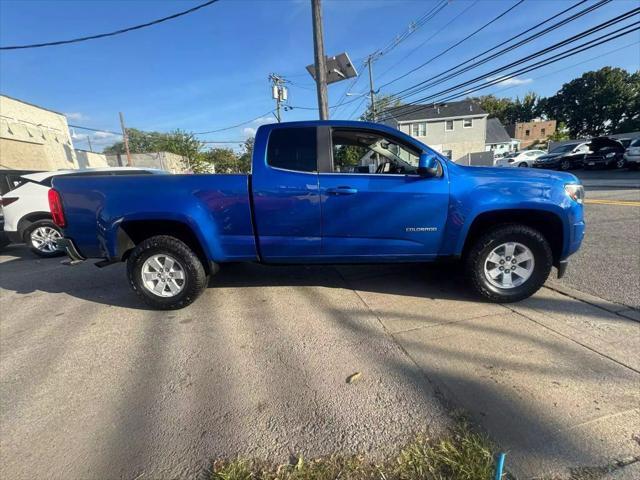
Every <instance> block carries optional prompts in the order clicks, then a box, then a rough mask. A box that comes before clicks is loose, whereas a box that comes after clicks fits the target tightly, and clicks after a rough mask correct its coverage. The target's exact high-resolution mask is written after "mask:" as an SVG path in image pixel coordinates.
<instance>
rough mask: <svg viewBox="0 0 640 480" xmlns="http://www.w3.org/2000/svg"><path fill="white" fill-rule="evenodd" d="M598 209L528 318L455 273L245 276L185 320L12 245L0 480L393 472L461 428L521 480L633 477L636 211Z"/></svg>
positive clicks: (240, 268) (5, 270)
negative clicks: (351, 467) (487, 440)
mask: <svg viewBox="0 0 640 480" xmlns="http://www.w3.org/2000/svg"><path fill="white" fill-rule="evenodd" d="M615 173H618V172H615ZM593 190H594V191H591V190H588V198H591V199H600V200H604V201H605V202H607V203H587V204H586V215H587V222H588V230H587V238H586V240H585V245H584V247H583V249H582V250H581V251H580V253H579V254H578V255H576V256H575V258H574V259H573V261H572V264H571V266H570V268H569V272H568V274H567V277H566V278H565V279H562V280H560V281H558V280H550V281H549V283H548V286H547V287H545V288H543V289H542V290H541V291H540V292H539V293H538V294H536V295H535V296H534V297H532V298H531V299H528V300H526V301H523V302H520V303H518V304H513V305H494V304H488V303H485V302H481V301H478V299H476V298H475V297H473V296H471V295H470V294H469V292H468V291H467V289H466V288H465V287H464V285H463V284H462V283H461V282H460V279H459V277H457V275H456V273H455V271H451V270H450V269H449V268H447V267H444V268H434V267H427V266H424V265H390V266H361V267H356V266H348V267H347V266H345V267H338V268H335V267H322V266H316V267H265V266H260V265H244V264H237V265H228V266H225V268H223V270H222V271H221V272H220V273H219V274H218V275H217V276H216V277H214V278H213V280H212V282H211V285H210V288H209V289H208V290H207V291H206V292H205V293H204V295H203V296H202V297H201V298H200V299H199V300H198V301H197V302H196V303H195V304H193V305H191V306H190V307H188V308H186V309H183V310H180V311H176V312H152V311H148V310H146V309H144V307H143V305H141V304H140V303H139V302H138V301H137V299H136V297H135V295H134V294H133V293H131V292H130V291H129V289H128V286H127V284H126V281H125V272H124V268H123V266H122V265H116V266H111V267H109V268H107V269H104V270H96V269H95V267H93V266H92V265H90V264H87V263H85V264H83V265H80V266H77V267H73V268H72V267H64V266H61V265H60V264H59V260H58V259H49V260H41V259H36V258H34V257H32V256H31V254H30V252H29V251H28V250H27V249H26V248H25V247H23V246H12V247H10V248H9V249H7V250H6V251H4V252H3V253H2V255H0V312H2V313H1V315H0V382H1V385H2V387H1V390H0V432H1V433H0V477H1V478H11V479H21V478H42V477H47V478H64V479H76V478H82V479H93V478H95V479H105V478H109V479H110V478H136V479H148V478H194V477H198V476H202V475H204V473H205V472H206V471H207V468H208V467H209V466H210V463H211V461H212V460H213V459H215V458H220V457H226V458H233V457H235V456H237V455H247V456H255V457H258V458H268V459H270V460H272V461H275V462H286V461H287V460H288V459H289V457H290V456H291V455H303V456H305V457H310V456H318V455H324V454H330V453H334V452H342V453H350V452H368V453H370V454H372V455H374V456H379V455H383V454H385V453H387V452H389V451H391V450H393V449H394V448H396V447H397V446H398V444H400V443H402V442H403V441H405V440H407V439H409V438H410V437H411V435H412V433H415V432H417V431H427V432H428V433H429V434H431V435H433V436H437V435H439V434H441V433H443V432H444V431H446V429H447V428H448V427H449V426H451V424H452V420H451V418H450V416H449V415H448V412H449V409H462V410H463V411H465V412H467V413H468V414H469V415H470V417H471V418H472V420H473V421H474V422H475V423H476V424H477V425H478V426H479V427H480V428H482V429H484V430H485V431H486V432H487V433H488V434H489V435H490V436H491V437H492V438H493V439H494V440H495V441H496V443H497V444H498V446H499V448H500V449H502V450H504V451H506V452H507V467H508V468H509V470H510V472H512V473H513V474H514V475H516V476H517V477H518V478H534V477H535V478H539V477H542V476H544V475H547V476H550V477H553V478H560V479H569V478H576V477H575V476H576V472H592V473H593V472H596V473H598V472H599V473H598V474H601V473H603V472H609V473H608V474H607V475H609V476H608V477H607V476H605V477H604V478H611V479H614V478H615V479H616V480H617V479H624V480H626V479H632V478H634V475H635V473H634V471H635V472H636V473H637V471H638V466H640V445H639V441H638V439H639V438H640V354H639V353H638V352H640V317H639V316H638V310H637V309H635V308H630V307H634V306H636V307H637V305H638V290H637V288H638V283H639V282H638V277H639V276H640V263H638V261H637V259H638V256H637V255H638V252H637V249H634V248H632V247H633V245H634V243H635V245H636V246H637V244H638V239H639V238H640V235H639V234H638V229H639V228H640V216H639V213H640V207H639V206H633V205H628V204H626V203H621V202H620V200H622V199H630V200H627V202H629V201H631V202H632V201H635V200H634V199H637V191H636V190H633V189H632V188H630V187H629V185H626V187H625V188H624V189H622V188H619V187H616V186H613V187H612V186H611V184H609V185H608V186H607V188H593ZM595 190H597V192H596V191H595ZM634 262H635V263H634ZM614 279H617V280H615V281H614ZM354 373H359V374H360V375H359V376H357V379H356V380H355V381H353V382H352V383H349V382H348V381H347V379H348V378H349V377H350V376H351V375H353V374H354ZM634 469H635V470H634ZM572 475H573V477H572Z"/></svg>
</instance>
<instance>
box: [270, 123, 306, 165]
mask: <svg viewBox="0 0 640 480" xmlns="http://www.w3.org/2000/svg"><path fill="white" fill-rule="evenodd" d="M316 144H317V139H316V129H315V127H309V128H306V127H305V128H276V129H274V130H273V131H272V132H271V134H270V135H269V146H268V148H267V164H269V165H270V166H272V167H276V168H283V169H285V170H296V171H298V172H316V171H317V170H318V165H317V164H318V158H317V157H318V153H317V149H316Z"/></svg>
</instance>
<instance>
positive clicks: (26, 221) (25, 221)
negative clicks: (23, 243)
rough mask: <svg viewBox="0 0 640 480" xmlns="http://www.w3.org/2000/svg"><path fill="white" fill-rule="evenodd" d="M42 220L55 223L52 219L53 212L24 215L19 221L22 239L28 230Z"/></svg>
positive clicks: (19, 231) (19, 232)
mask: <svg viewBox="0 0 640 480" xmlns="http://www.w3.org/2000/svg"><path fill="white" fill-rule="evenodd" d="M40 220H51V221H53V218H52V217H51V212H44V211H38V212H30V213H27V214H26V215H24V216H23V217H22V218H21V219H20V220H18V234H19V235H20V238H23V237H24V233H25V231H26V230H27V228H29V226H30V225H32V224H33V223H35V222H38V221H40Z"/></svg>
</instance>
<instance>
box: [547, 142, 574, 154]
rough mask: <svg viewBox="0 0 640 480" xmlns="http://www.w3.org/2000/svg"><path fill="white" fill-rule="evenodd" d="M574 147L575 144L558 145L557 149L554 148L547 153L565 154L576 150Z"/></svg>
mask: <svg viewBox="0 0 640 480" xmlns="http://www.w3.org/2000/svg"><path fill="white" fill-rule="evenodd" d="M576 146H578V144H577V143H570V144H568V145H560V146H559V147H556V148H554V149H553V150H551V151H550V152H549V153H566V152H570V151H571V150H573V149H574V148H576Z"/></svg>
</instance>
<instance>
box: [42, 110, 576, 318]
mask: <svg viewBox="0 0 640 480" xmlns="http://www.w3.org/2000/svg"><path fill="white" fill-rule="evenodd" d="M371 152H375V155H372V154H371ZM356 165H357V166H361V167H362V169H360V168H358V169H351V172H349V173H344V172H342V170H344V169H345V167H348V166H356ZM367 167H368V168H367ZM158 192H165V194H164V197H163V199H162V201H159V197H158ZM583 194H584V190H583V187H582V185H581V184H580V182H579V181H578V179H577V178H576V177H575V176H574V175H571V174H568V173H560V172H548V171H544V172H543V171H523V170H522V169H508V171H504V170H502V171H500V170H498V169H496V168H493V167H467V166H462V165H457V164H456V163H454V162H452V161H450V160H449V159H447V158H446V157H445V156H443V155H442V154H439V153H437V152H436V151H435V150H433V149H431V148H429V147H428V146H426V145H425V144H423V143H421V142H419V141H418V140H417V139H415V138H413V137H411V136H409V135H407V134H404V133H402V132H399V131H398V130H395V129H393V128H390V127H388V126H384V125H379V124H375V123H362V122H351V121H321V122H318V121H315V122H293V123H278V124H273V125H263V126H261V127H260V128H259V129H258V131H257V133H256V137H255V146H254V150H253V158H252V173H251V174H250V175H216V174H213V175H170V176H160V175H148V176H136V177H134V176H122V177H118V178H113V177H112V178H107V177H93V178H84V179H80V178H73V177H69V176H59V177H56V178H54V179H53V188H52V189H51V190H50V191H49V204H50V208H51V212H52V216H53V219H54V221H55V223H56V225H58V226H59V227H60V228H63V231H64V237H65V238H64V239H62V240H61V241H60V242H59V243H60V244H61V245H63V246H64V247H65V248H66V250H67V254H68V255H69V257H70V262H69V263H70V264H76V263H80V262H82V261H84V260H85V259H87V258H100V259H102V260H101V261H99V262H98V264H97V265H99V266H106V265H109V264H111V263H116V262H121V261H126V262H127V275H128V281H129V284H130V285H131V287H132V288H133V290H134V291H135V292H136V294H137V295H139V297H140V298H141V299H142V300H143V301H145V302H147V303H148V304H149V305H151V306H152V307H154V308H159V309H174V308H182V307H184V306H186V305H188V304H190V303H191V302H193V301H194V300H195V299H196V298H197V297H198V296H199V295H200V294H201V293H202V291H203V290H204V289H205V287H206V286H207V284H208V277H209V276H210V275H213V274H215V273H216V272H217V271H218V269H219V265H220V264H223V263H226V262H238V261H250V262H262V263H270V264H282V263H296V264H309V263H350V264H353V263H372V262H433V261H435V260H438V259H460V260H461V261H463V262H464V265H465V270H466V273H467V277H468V278H469V281H470V285H471V287H472V288H473V289H474V290H475V291H476V292H477V293H478V294H479V295H482V296H483V297H485V298H487V299H489V300H490V301H494V302H513V301H518V300H522V299H523V298H526V297H528V296H530V295H532V294H533V293H534V292H535V291H537V290H538V289H539V288H540V287H541V286H542V284H543V283H544V282H545V280H546V279H547V277H548V275H549V273H550V270H551V266H552V265H556V266H557V267H558V275H559V276H562V275H563V274H564V272H565V269H566V266H567V262H568V257H569V256H570V255H571V254H572V253H574V252H575V251H576V250H578V248H579V247H580V243H581V242H582V238H583V235H584V221H583V208H582V199H583Z"/></svg>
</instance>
